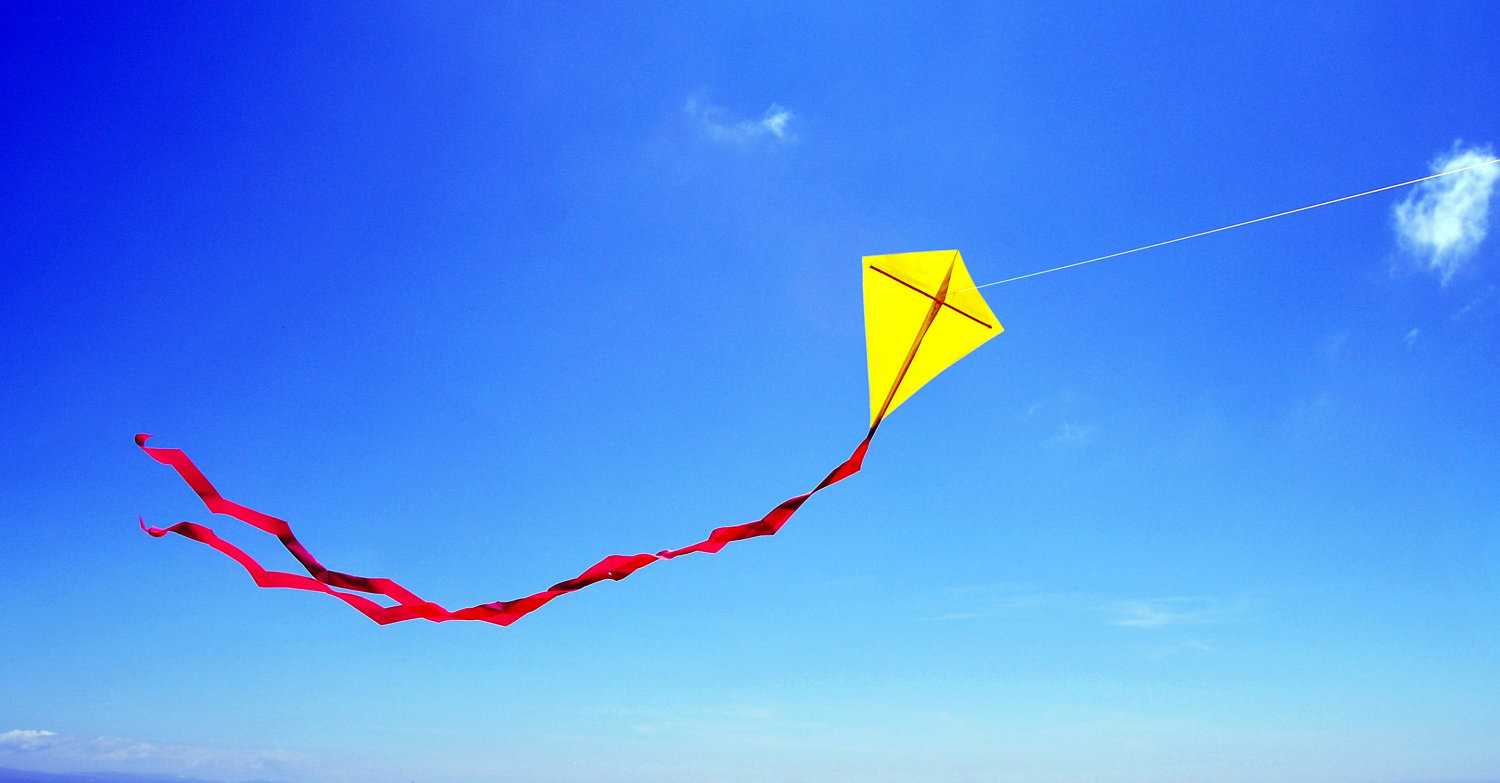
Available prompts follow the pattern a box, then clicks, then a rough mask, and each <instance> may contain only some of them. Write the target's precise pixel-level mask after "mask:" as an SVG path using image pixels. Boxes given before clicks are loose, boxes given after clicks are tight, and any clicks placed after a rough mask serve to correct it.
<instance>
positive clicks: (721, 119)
mask: <svg viewBox="0 0 1500 783" xmlns="http://www.w3.org/2000/svg"><path fill="white" fill-rule="evenodd" d="M684 111H686V112H687V114H688V116H689V117H691V118H692V119H693V121H694V122H695V123H696V124H697V125H698V128H699V130H701V131H702V133H703V135H704V136H707V137H708V138H710V139H712V140H714V141H718V142H724V143H729V144H745V143H749V142H753V141H757V140H766V141H775V142H779V143H785V142H789V141H791V140H792V139H794V138H795V136H794V135H793V134H792V127H791V126H792V121H793V120H794V119H795V118H796V115H794V114H792V112H791V111H789V110H787V109H786V108H785V107H783V106H781V105H780V104H777V103H773V104H771V106H770V108H768V109H766V112H765V114H763V115H761V118H760V119H758V120H740V119H735V118H734V117H732V116H730V114H729V112H728V111H727V110H726V109H723V108H721V107H718V106H714V105H712V104H709V103H707V102H705V101H702V100H700V99H698V98H689V99H688V102H687V105H686V106H685V107H684Z"/></svg>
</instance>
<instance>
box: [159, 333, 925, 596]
mask: <svg viewBox="0 0 1500 783" xmlns="http://www.w3.org/2000/svg"><path fill="white" fill-rule="evenodd" d="M919 339H920V338H919ZM877 427H879V422H878V421H877V422H876V424H875V426H872V427H870V432H869V434H867V435H866V436H865V439H864V440H863V441H861V442H860V444H859V446H858V447H856V448H855V449H854V453H853V454H851V455H849V458H848V459H846V460H844V462H842V463H841V464H840V465H839V466H838V467H836V468H834V469H833V471H832V472H830V473H829V474H828V476H827V477H826V478H824V479H823V481H821V482H820V483H819V484H818V485H817V486H816V487H814V488H813V489H812V490H811V491H809V492H806V493H804V494H801V495H798V496H797V497H794V498H791V499H789V500H786V501H784V502H782V503H781V504H780V505H778V506H777V507H775V508H773V509H771V511H770V513H768V514H766V515H765V516H763V517H761V518H760V519H758V520H755V521H754V522H746V523H744V524H740V525H730V526H728V527H721V528H716V529H714V530H713V531H712V532H710V533H709V535H708V538H707V539H705V540H703V541H699V542H698V543H696V544H690V545H688V546H685V547H682V548H680V549H664V550H662V551H660V552H657V553H656V554H638V555H610V556H609V557H606V558H604V559H603V560H600V561H599V562H598V563H595V564H594V565H593V566H591V567H590V568H589V569H588V570H586V571H584V572H583V573H582V574H579V575H578V576H576V577H574V578H572V579H569V580H567V581H563V582H559V583H557V584H555V585H553V586H552V587H549V588H547V589H546V590H543V591H541V592H539V593H534V594H532V595H528V596H526V597H524V598H517V599H515V600H513V601H495V602H493V603H487V604H478V605H476V606H470V607H466V608H463V609H455V610H451V611H450V610H448V609H445V608H443V607H442V606H440V605H439V604H436V603H433V602H431V601H427V600H424V599H422V598H421V597H420V596H418V595H417V594H416V593H413V592H412V591H410V590H407V589H406V588H405V587H402V586H401V585H399V584H397V583H396V582H395V581H393V580H391V579H384V578H370V577H363V576H355V575H353V574H346V573H343V572H340V571H332V570H330V569H328V568H326V567H324V566H323V564H322V563H319V562H318V560H317V558H314V557H313V556H312V553H311V552H309V551H308V550H307V548H306V547H305V546H303V545H302V542H300V541H298V540H297V537H296V536H295V535H293V534H292V528H291V525H289V524H287V522H286V521H285V520H282V519H279V518H277V517H273V516H271V515H269V514H263V513H261V512H259V511H256V510H254V509H252V508H249V507H246V506H242V505H240V504H238V503H235V502H232V501H229V500H226V499H225V498H224V497H223V496H222V495H220V494H219V492H218V490H216V489H214V486H213V484H211V483H209V481H208V478H207V477H205V476H204V475H203V473H202V471H200V470H198V467H197V466H196V465H194V464H193V461H192V460H190V459H188V456H187V455H186V454H185V453H183V452H182V451H181V450H180V449H161V448H154V447H150V446H147V445H146V440H147V439H148V438H150V437H151V436H150V435H146V434H140V435H136V436H135V443H136V445H137V446H139V447H140V448H141V450H142V451H144V452H146V454H147V455H148V456H150V457H151V458H152V459H154V460H156V461H157V462H160V463H162V464H163V465H168V466H170V467H171V468H172V469H174V470H176V471H177V474H178V475H179V476H181V477H182V479H183V481H186V482H187V484H188V486H189V487H191V488H192V490H193V491H194V492H195V493H197V494H198V497H199V498H200V499H202V500H203V504H204V505H205V506H207V507H208V510H209V511H211V512H213V513H215V514H226V515H228V516H231V517H234V518H235V519H238V520H240V521H241V522H244V523H246V524H248V525H250V526H252V527H254V528H256V529H258V530H262V531H264V532H266V533H270V534H271V535H273V536H276V538H277V540H279V541H280V542H281V544H282V546H284V547H285V548H286V550H287V551H288V552H290V553H291V554H292V557H294V558H296V559H297V562H298V563H300V564H301V565H302V567H303V568H304V569H306V570H307V573H308V574H309V576H302V575H301V574H290V573H286V572H284V571H271V570H268V569H266V568H265V567H264V566H262V565H261V564H260V563H259V562H257V561H256V560H255V558H253V557H251V556H250V555H248V554H246V553H245V552H244V551H243V550H241V549H239V548H238V547H236V546H234V545H233V544H230V543H229V542H227V541H225V540H223V539H222V538H219V537H218V535H216V534H215V533H214V531H213V530H212V529H210V528H208V527H205V526H203V525H199V524H195V523H193V522H179V523H177V524H175V525H172V526H170V527H166V528H158V527H148V526H147V525H146V523H145V520H141V529H143V530H145V531H146V532H147V533H149V534H150V535H152V536H154V537H157V538H160V537H162V536H165V535H166V534H168V533H176V534H177V535H180V536H182V537H184V538H189V539H192V540H194V541H197V542H200V543H203V544H206V545H208V546H209V547H211V548H213V549H215V550H217V551H218V552H219V553H220V554H223V555H224V556H226V557H228V558H230V559H231V560H234V561H235V562H237V563H239V564H240V566H241V567H243V568H244V569H245V571H246V572H248V573H249V574H250V577H251V578H252V579H254V580H255V584H256V585H258V586H260V587H284V588H288V589H292V590H309V591H312V592H320V593H327V594H328V595H331V596H333V597H335V598H338V599H339V600H341V601H343V602H344V603H346V604H348V605H349V606H351V607H353V608H354V609H355V610H357V611H359V612H360V613H361V614H363V615H364V616H366V617H368V618H370V619H371V620H373V621H375V622H377V623H379V624H381V625H387V624H390V623H397V622H403V621H405V620H415V619H418V618H420V619H423V620H430V621H432V622H444V621H447V620H478V621H481V622H487V623H494V624H496V625H510V624H511V623H513V622H515V621H516V620H519V619H521V618H522V617H524V616H526V615H527V614H529V613H531V612H533V611H535V610H537V609H538V608H540V607H541V606H543V605H544V604H546V603H547V602H548V601H551V600H552V599H554V598H556V597H558V596H560V595H563V594H565V593H571V592H574V591H577V590H582V589H583V588H585V587H588V586H589V585H591V584H595V583H597V582H602V581H604V580H606V579H608V580H612V581H619V580H621V579H624V578H625V577H627V576H630V575H631V574H633V573H635V572H636V571H639V570H640V569H642V568H645V567H646V566H648V565H650V564H652V563H654V562H656V561H658V560H671V559H673V558H676V557H681V556H683V555H686V554H690V553H692V552H710V553H712V552H718V551H719V550H721V549H723V548H724V547H725V546H726V545H728V544H729V543H731V542H734V541H743V540H745V539H747V538H756V537H758V536H770V535H775V534H776V532H777V531H779V530H781V527H782V525H785V524H786V522H787V520H788V519H791V517H792V515H793V514H795V513H797V510H798V509H799V508H801V507H802V504H803V503H805V502H807V499H808V498H810V497H812V496H813V495H814V494H816V493H817V492H819V491H820V490H822V489H824V488H826V487H829V486H831V485H833V484H836V483H838V482H840V481H843V480H844V479H846V478H848V477H850V476H852V475H854V474H855V473H858V472H859V470H860V468H861V467H862V466H863V464H864V459H865V452H866V451H868V450H869V448H870V441H871V440H872V439H873V438H874V437H875V430H876V428H877ZM335 588H338V589H335ZM343 590H353V591H357V592H361V593H371V594H376V595H383V596H385V597H386V598H389V599H391V600H393V601H395V602H396V604H395V605H394V606H383V605H381V604H379V603H376V602H375V601H373V600H371V599H369V598H366V597H364V596H362V595H355V594H354V593H349V592H343Z"/></svg>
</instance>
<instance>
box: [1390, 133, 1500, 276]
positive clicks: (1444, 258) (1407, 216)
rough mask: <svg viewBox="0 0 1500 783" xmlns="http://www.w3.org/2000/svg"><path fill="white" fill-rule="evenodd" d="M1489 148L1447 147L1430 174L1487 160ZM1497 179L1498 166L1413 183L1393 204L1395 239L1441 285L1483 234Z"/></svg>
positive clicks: (1490, 153) (1490, 154)
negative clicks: (1396, 238)
mask: <svg viewBox="0 0 1500 783" xmlns="http://www.w3.org/2000/svg"><path fill="white" fill-rule="evenodd" d="M1494 157H1495V151H1494V149H1493V148H1491V147H1488V146H1485V147H1469V148H1467V149H1466V148H1464V147H1463V146H1462V145H1461V144H1460V143H1459V142H1454V144H1453V149H1452V150H1451V151H1449V152H1448V153H1446V154H1444V155H1441V156H1439V157H1438V159H1437V160H1435V161H1433V163H1432V173H1434V174H1437V173H1440V172H1444V171H1452V170H1454V169H1461V168H1463V167H1465V166H1473V165H1475V164H1477V163H1483V162H1485V161H1487V160H1493V159H1494ZM1497 180H1500V164H1496V165H1490V166H1480V167H1479V168H1475V169H1470V170H1468V171H1465V172H1462V173H1459V174H1453V175H1451V176H1447V177H1441V178H1439V179H1430V180H1427V181H1426V182H1423V183H1420V184H1418V185H1417V186H1416V187H1415V188H1414V189H1413V190H1412V192H1411V194H1410V195H1409V196H1407V198H1406V200H1404V201H1402V202H1401V203H1399V204H1397V205H1396V206H1395V209H1394V210H1393V211H1392V216H1393V217H1394V219H1395V224H1396V235H1397V237H1398V238H1399V239H1400V241H1401V244H1402V246H1403V247H1405V248H1406V249H1407V250H1408V251H1410V252H1411V253H1412V254H1413V255H1414V256H1416V257H1417V258H1418V260H1420V261H1421V263H1422V266H1423V268H1425V269H1426V270H1427V271H1429V272H1432V273H1433V274H1436V275H1437V276H1438V277H1439V278H1440V279H1441V280H1442V281H1443V283H1445V284H1446V283H1447V282H1448V281H1449V280H1451V279H1452V278H1453V276H1454V275H1455V274H1457V273H1458V271H1459V270H1460V269H1462V268H1463V267H1464V265H1465V264H1467V263H1468V262H1469V260H1470V259H1471V258H1473V256H1474V252H1475V251H1476V250H1478V249H1479V244H1480V243H1481V242H1483V241H1484V238H1485V235H1486V234H1487V233H1488V232H1489V213H1490V199H1491V197H1492V196H1493V195H1494V193H1495V183H1496V181H1497Z"/></svg>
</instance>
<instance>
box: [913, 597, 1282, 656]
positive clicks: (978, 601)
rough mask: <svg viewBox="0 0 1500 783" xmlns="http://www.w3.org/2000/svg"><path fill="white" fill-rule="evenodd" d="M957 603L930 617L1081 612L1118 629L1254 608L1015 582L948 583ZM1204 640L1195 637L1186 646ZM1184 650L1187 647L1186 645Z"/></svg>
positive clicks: (1207, 621) (1222, 617)
mask: <svg viewBox="0 0 1500 783" xmlns="http://www.w3.org/2000/svg"><path fill="white" fill-rule="evenodd" d="M949 591H950V592H951V593H952V594H953V599H952V602H953V603H957V604H959V605H957V606H950V607H948V608H947V611H944V612H941V613H939V614H936V615H934V616H930V617H927V618H925V619H926V620H928V621H955V620H977V619H989V618H1002V617H1008V618H1025V617H1033V618H1036V617H1048V616H1060V615H1076V616H1079V617H1090V618H1093V619H1094V621H1098V622H1102V623H1103V624H1105V625H1110V626H1114V627H1117V628H1136V629H1142V630H1159V629H1163V628H1175V627H1187V626H1200V625H1217V624H1221V623H1233V622H1238V621H1240V620H1242V619H1244V617H1245V615H1246V613H1247V612H1249V610H1250V609H1251V608H1252V605H1253V602H1252V601H1251V600H1250V599H1248V598H1243V597H1242V598H1220V597H1214V596H1177V597H1166V598H1129V599H1120V598H1105V597H1102V596H1097V595H1087V594H1082V593H1041V592H1033V591H1031V590H1028V589H1026V588H1024V587H1019V588H1018V587H1016V586H1011V585H970V586H966V587H958V588H949ZM1196 644H1200V643H1199V642H1196V641H1194V642H1192V644H1189V645H1187V647H1192V646H1193V645H1196ZM1184 649H1187V648H1186V647H1185V648H1184Z"/></svg>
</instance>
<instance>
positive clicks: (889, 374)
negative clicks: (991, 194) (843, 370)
mask: <svg viewBox="0 0 1500 783" xmlns="http://www.w3.org/2000/svg"><path fill="white" fill-rule="evenodd" d="M864 276H865V347H866V349H867V350H868V351H869V359H870V426H871V427H873V426H875V425H876V424H878V423H879V422H880V420H881V419H883V418H885V417H886V416H889V415H890V413H891V411H894V410H895V409H896V408H897V407H898V406H899V405H901V403H903V402H905V401H906V398H907V397H910V396H911V395H912V394H913V393H915V392H916V390H917V389H920V388H922V386H923V384H925V383H927V382H928V381H930V380H932V379H933V378H935V377H937V374H938V373H940V372H942V371H943V370H946V369H948V366H949V365H951V364H953V363H954V362H956V361H958V360H959V359H962V358H964V357H965V356H967V355H968V354H969V352H970V351H972V350H974V349H975V348H978V347H979V346H981V345H983V344H984V343H985V341H987V340H989V339H990V338H991V337H994V336H995V335H997V334H999V333H1000V332H1002V331H1004V329H1003V327H1001V326H1000V321H999V320H998V319H996V318H995V314H994V313H993V312H991V311H990V307H989V305H987V304H985V302H984V297H983V296H980V294H979V292H978V291H977V290H974V280H973V278H971V277H969V270H967V269H965V268H964V260H963V257H962V256H960V255H959V254H958V251H957V250H933V251H929V252H924V253H896V254H894V255H885V256H865V257H864Z"/></svg>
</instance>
